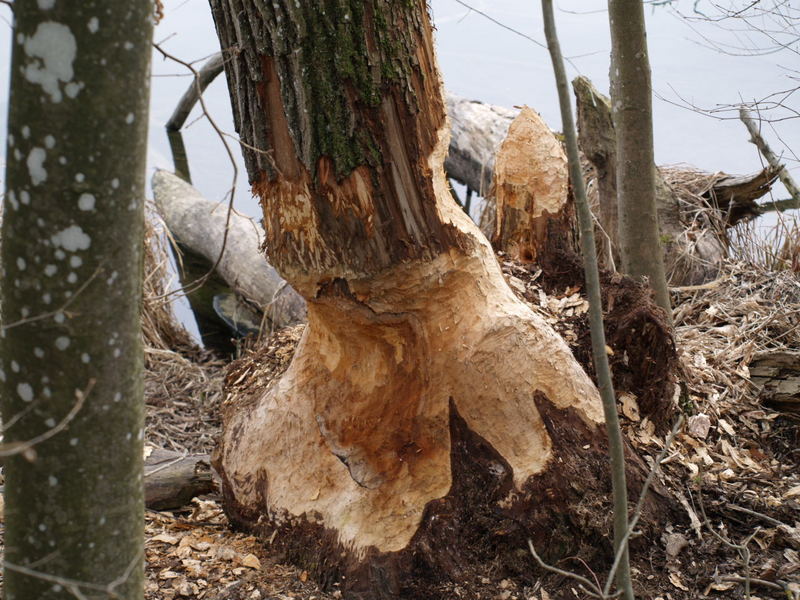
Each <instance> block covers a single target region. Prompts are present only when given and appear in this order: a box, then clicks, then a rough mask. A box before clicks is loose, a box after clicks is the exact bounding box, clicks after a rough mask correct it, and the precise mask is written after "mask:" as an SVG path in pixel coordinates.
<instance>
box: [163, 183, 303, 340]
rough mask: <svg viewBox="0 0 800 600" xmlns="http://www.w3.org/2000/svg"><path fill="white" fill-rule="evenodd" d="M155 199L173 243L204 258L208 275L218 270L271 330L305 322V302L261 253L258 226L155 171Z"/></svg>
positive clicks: (188, 186)
mask: <svg viewBox="0 0 800 600" xmlns="http://www.w3.org/2000/svg"><path fill="white" fill-rule="evenodd" d="M153 194H154V197H155V202H156V206H157V208H158V211H159V214H160V215H161V218H162V219H163V220H164V223H165V224H166V226H167V228H168V229H169V231H170V232H171V234H172V235H173V236H174V237H175V239H176V240H178V241H179V242H180V243H181V244H182V245H184V246H186V247H188V248H190V249H191V250H192V251H193V252H194V253H196V254H197V255H199V256H201V257H202V258H203V259H205V261H207V266H208V269H209V270H210V269H212V268H215V270H216V272H217V273H218V274H219V275H220V276H221V277H222V279H224V280H225V282H226V283H227V284H228V285H229V286H230V287H231V289H233V290H234V291H235V292H236V293H237V294H238V295H239V296H241V297H242V298H243V299H244V300H245V301H247V302H249V303H251V304H252V305H253V306H254V308H255V309H257V310H258V311H259V312H260V313H261V314H263V315H264V318H265V325H266V328H267V329H279V328H281V327H285V326H287V325H293V324H295V323H301V322H303V321H304V320H305V302H304V301H303V299H302V298H301V297H300V296H299V295H298V294H297V292H295V291H294V290H293V289H292V288H291V287H290V286H289V285H287V284H286V282H285V281H284V280H283V278H282V277H281V276H280V275H279V274H278V272H277V271H276V270H275V268H274V267H272V266H271V265H270V264H269V263H268V262H267V260H266V258H264V256H263V255H262V254H261V252H260V251H259V248H260V247H261V243H262V239H263V233H262V231H261V229H260V226H258V225H257V224H256V223H254V222H253V221H251V220H250V219H247V218H245V217H242V216H240V215H237V214H236V213H231V214H230V215H228V214H227V211H226V209H225V207H222V206H220V205H219V204H216V203H214V202H211V201H209V200H206V199H205V198H204V197H203V196H202V195H201V194H200V192H198V191H197V190H196V189H195V188H193V187H192V186H191V185H189V184H188V183H186V182H185V181H183V180H182V179H180V178H179V177H177V176H175V175H173V174H172V173H169V172H167V171H156V174H155V175H154V176H153ZM226 228H227V230H228V233H227V236H226V234H225V231H226ZM223 250H224V252H223ZM215 297H216V296H215ZM219 304H221V303H219V302H218V305H219Z"/></svg>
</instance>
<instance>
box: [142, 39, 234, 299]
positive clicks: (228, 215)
mask: <svg viewBox="0 0 800 600" xmlns="http://www.w3.org/2000/svg"><path fill="white" fill-rule="evenodd" d="M153 46H154V47H155V49H156V50H158V51H159V53H161V55H162V56H163V57H164V58H166V59H169V60H172V61H174V62H176V63H178V64H179V65H183V66H184V67H186V68H187V69H189V70H190V71H191V72H192V74H193V75H194V78H195V79H194V86H195V89H196V92H197V100H199V102H200V107H201V108H202V110H203V115H204V116H205V118H206V119H207V120H208V122H209V124H210V125H211V127H212V129H214V132H215V133H216V134H217V137H219V139H220V141H221V142H222V145H223V146H224V148H225V152H226V154H227V155H228V159H229V160H230V163H231V167H232V168H233V180H232V182H231V187H230V189H229V190H228V195H229V196H230V198H229V200H228V210H227V213H226V216H225V231H224V233H223V235H222V248H220V251H219V255H218V256H217V260H216V261H214V264H213V265H212V266H211V268H210V269H209V270H208V272H207V273H206V274H205V275H203V276H202V277H200V278H199V279H196V280H195V281H193V282H192V283H191V284H188V285H185V286H183V287H181V288H179V289H177V290H173V291H171V292H168V293H166V294H164V297H167V296H171V295H173V294H178V293H191V292H192V291H194V290H196V289H198V288H200V287H202V285H203V284H205V282H206V281H208V279H209V278H210V277H211V276H212V275H213V274H214V271H216V269H217V267H218V266H219V263H220V261H222V257H223V256H224V254H225V248H226V246H227V243H228V233H229V231H230V221H231V214H232V213H233V201H234V198H235V196H236V181H237V180H238V178H239V167H238V166H237V165H236V159H235V158H234V156H233V151H232V150H231V148H230V146H229V145H228V142H227V140H226V139H225V132H223V131H222V129H221V128H220V127H219V125H217V122H216V121H215V120H214V118H213V117H212V116H211V113H210V112H209V111H208V107H207V106H206V102H205V99H204V98H203V88H202V87H201V80H200V73H199V72H198V71H197V69H195V67H194V65H192V63H189V62H186V61H184V60H181V59H180V58H177V57H176V56H173V55H172V54H170V53H169V52H167V51H166V50H164V49H163V48H162V47H161V46H160V45H159V44H157V43H154V44H153Z"/></svg>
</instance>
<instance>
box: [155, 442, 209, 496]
mask: <svg viewBox="0 0 800 600" xmlns="http://www.w3.org/2000/svg"><path fill="white" fill-rule="evenodd" d="M215 490H216V485H215V483H214V479H213V476H212V473H211V461H210V458H209V456H208V455H206V454H191V455H185V454H181V453H179V452H173V451H171V450H162V449H160V448H156V449H152V450H151V451H150V452H149V454H148V455H147V457H146V458H145V463H144V500H145V505H146V506H147V508H152V509H153V510H171V509H175V508H181V507H182V506H185V505H187V504H188V503H189V502H191V500H192V498H195V497H196V496H200V495H202V494H208V493H210V492H213V491H215Z"/></svg>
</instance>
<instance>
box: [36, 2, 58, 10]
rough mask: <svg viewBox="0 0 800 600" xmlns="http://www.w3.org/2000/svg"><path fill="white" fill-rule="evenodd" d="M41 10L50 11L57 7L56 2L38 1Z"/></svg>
mask: <svg viewBox="0 0 800 600" xmlns="http://www.w3.org/2000/svg"><path fill="white" fill-rule="evenodd" d="M37 4H38V5H39V9H40V10H50V9H51V8H53V7H54V6H55V5H56V0H37Z"/></svg>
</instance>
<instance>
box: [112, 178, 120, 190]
mask: <svg viewBox="0 0 800 600" xmlns="http://www.w3.org/2000/svg"><path fill="white" fill-rule="evenodd" d="M111 187H112V188H113V189H117V188H118V187H119V179H117V178H116V177H114V179H112V180H111Z"/></svg>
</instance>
